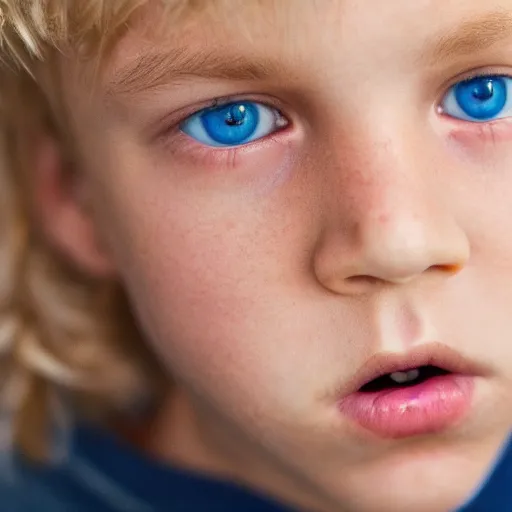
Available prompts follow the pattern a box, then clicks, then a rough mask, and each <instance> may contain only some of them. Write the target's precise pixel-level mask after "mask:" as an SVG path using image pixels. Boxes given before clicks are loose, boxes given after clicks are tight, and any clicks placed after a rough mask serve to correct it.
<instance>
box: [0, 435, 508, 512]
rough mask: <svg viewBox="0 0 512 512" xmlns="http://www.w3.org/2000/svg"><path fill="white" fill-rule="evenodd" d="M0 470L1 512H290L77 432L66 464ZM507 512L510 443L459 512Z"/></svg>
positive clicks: (108, 438) (238, 489)
mask: <svg viewBox="0 0 512 512" xmlns="http://www.w3.org/2000/svg"><path fill="white" fill-rule="evenodd" d="M2 466H3V467H2V473H3V474H4V473H5V478H2V484H1V485H0V510H1V511H2V512H90V511H94V512H168V511H172V512H208V511H211V512H221V511H222V512H224V511H237V512H238V511H240V512H242V511H243V512H294V511H292V510H291V509H289V508H286V507H285V506H283V505H280V504H278V503H276V502H274V501H272V500H270V499H267V498H265V497H263V496H259V495H257V494H256V493H254V492H252V491H248V490H245V489H243V488H242V487H239V486H236V485H234V484H229V483H225V482H221V481H217V480H212V479H208V478H205V477H202V476H199V475H196V474H193V473H189V472H187V471H181V470H177V469H171V468H169V467H167V466H163V465H160V464H158V463H154V462H150V461H149V460H147V459H145V458H144V457H143V456H140V455H139V454H137V453H136V452H135V451H133V450H131V449H130V448H128V447H127V446H125V445H123V444H122V443H119V442H118V441H117V440H115V439H114V438H113V437H111V436H110V435H107V434H104V433H100V432H99V431H95V430H86V429H83V430H79V431H78V433H77V435H76V439H75V442H74V443H73V448H72V450H71V454H70V456H69V460H68V462H67V463H65V464H61V465H58V466H55V467H50V468H48V467H45V468H44V469H43V468H37V467H34V466H28V465H27V464H20V461H18V463H16V461H15V462H14V466H15V468H16V469H15V471H9V467H10V465H8V464H2ZM11 469H12V468H11ZM4 470H5V471H4ZM506 511H512V443H510V444H508V446H507V448H506V450H505V451H504V452H503V454H502V456H501V457H500V458H499V460H498V462H497V464H496V467H495V468H494V471H493V472H492V473H490V477H489V479H488V480H487V481H486V482H485V483H484V484H483V486H482V488H481V489H480V490H479V492H478V494H477V495H476V496H475V498H474V499H473V500H472V501H471V502H470V503H468V504H467V505H466V506H465V507H463V508H462V509H460V512H506Z"/></svg>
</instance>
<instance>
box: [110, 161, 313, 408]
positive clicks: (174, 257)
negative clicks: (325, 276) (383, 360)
mask: <svg viewBox="0 0 512 512" xmlns="http://www.w3.org/2000/svg"><path fill="white" fill-rule="evenodd" d="M120 167H121V166H120ZM123 168H124V169H128V170H127V172H126V174H125V175H124V176H123V177H122V180H120V181H122V182H123V185H122V186H120V185H119V183H117V184H116V186H115V187H114V186H112V184H111V183H109V184H108V185H106V188H108V189H109V198H108V201H105V202H104V205H103V206H102V208H103V212H102V216H103V218H106V219H110V220H109V223H110V225H109V227H108V230H109V232H110V233H111V237H110V240H111V246H112V247H113V251H114V252H115V258H116V261H117V263H118V267H119V268H120V272H121V273H122V278H123V281H124V283H125V285H126V287H127V290H128V293H129V295H130V298H131V301H132V303H133V305H134V307H135V309H136V311H137V315H138V318H139V320H140V322H141V324H142V327H143V330H144V331H145V333H146V334H147V337H148V340H149V342H150V343H151V344H152V345H153V346H154V349H155V350H156V351H157V352H158V354H159V355H160V356H161V358H162V359H163V361H164V362H165V364H167V366H168V367H169V369H170V372H171V373H172V374H173V375H175V376H176V378H178V379H181V380H183V381H186V382H187V385H192V386H195V388H196V390H197V391H198V392H200V393H203V394H204V393H206V392H207V393H208V394H210V395H215V396H217V397H222V398H221V399H222V400H224V401H225V403H227V404H228V405H227V407H230V406H231V405H232V404H233V403H236V404H238V407H240V401H241V400H243V397H246V398H248V397H251V399H250V400H249V399H248V400H247V404H246V405H244V406H245V407H252V408H254V407H257V406H258V403H259V401H260V400H263V397H266V404H265V405H266V407H267V408H272V403H271V402H272V400H275V401H276V402H275V404H274V406H275V408H276V409H278V405H277V402H278V401H279V400H282V399H283V395H288V394H292V392H293V393H294V394H295V393H296V390H297V388H296V387H295V389H293V390H287V389H285V386H284V385H283V383H282V382H281V383H279V381H280V380H281V379H282V378H283V375H288V376H289V375H292V373H293V371H294V368H297V366H298V365H299V364H300V359H301V358H302V357H303V353H304V352H303V350H306V351H307V350H308V348H307V346H304V347H302V348H300V344H301V343H302V344H303V345H305V344H309V346H310V349H309V350H310V351H311V352H312V353H314V352H316V353H318V350H316V349H315V348H314V346H313V345H312V344H311V343H310V341H311V340H310V338H309V336H308V335H307V334H306V333H302V337H301V336H300V333H299V330H300V326H299V325H297V319H298V318H304V316H305V315H304V304H305V301H304V300H301V296H300V294H301V293H302V294H304V293H305V292H304V289H303V287H302V286H301V285H303V284H304V282H303V281H302V282H299V281H300V280H301V279H303V278H304V276H305V275H307V270H305V269H307V265H308V258H307V252H308V246H310V245H311V244H312V241H313V237H314V235H313V234H314V232H315V229H314V228H313V229H311V228H312V226H311V218H312V217H314V216H313V215H312V212H311V210H309V211H307V212H306V213H305V214H304V216H306V215H307V218H308V219H309V221H305V219H304V218H302V217H301V215H302V214H301V213H300V211H301V210H300V208H298V207H297V206H296V205H297V204H299V203H300V200H299V199H300V198H297V199H296V200H294V199H293V198H291V195H290V194H289V193H288V192H284V191H281V190H278V189H276V188H274V189H272V190H270V192H269V189H266V192H265V193H262V187H260V186H255V187H252V188H249V189H248V190H249V192H247V193H243V194H241V193H231V194H228V193H219V192H218V188H217V189H215V188H213V187H210V190H209V191H208V189H200V188H199V187H194V186H190V184H189V183H188V184H187V186H183V184H177V183H175V182H174V180H173V179H172V177H169V170H167V172H162V170H160V169H155V168H148V165H147V163H146V164H145V166H144V165H143V164H142V162H141V165H140V166H134V167H133V171H130V170H129V166H123ZM136 168H138V169H143V172H144V177H142V176H141V175H140V171H137V169H136ZM118 174H120V173H118ZM118 177H119V176H118ZM223 183H224V181H223ZM283 187H284V188H286V187H285V185H283ZM263 188H265V187H263ZM253 190H256V193H254V194H253V193H252V191H253ZM281 193H283V194H286V197H287V199H288V200H287V201H284V200H283V199H282V197H281V196H280V194H281ZM294 201H295V202H294ZM284 262H286V264H285V263H284ZM296 292H297V293H296ZM301 308H302V309H301ZM313 315H314V313H313ZM315 316H316V317H317V318H318V319H319V320H318V325H315V322H312V323H311V325H310V326H308V327H310V328H311V329H315V330H316V332H319V329H320V323H321V316H320V315H314V317H315ZM301 338H302V339H301ZM299 354H300V355H301V357H299ZM314 357H321V355H320V356H315V355H313V358H314ZM319 366H320V362H319ZM314 373H315V374H317V372H314ZM304 382H305V383H306V382H307V377H305V378H304ZM234 383H236V385H235V384H234ZM286 385H289V386H290V388H291V387H293V379H290V380H289V382H287V383H286ZM276 387H279V389H280V390H281V396H279V395H278V394H276V392H275V389H276ZM255 389H258V390H259V393H260V394H259V396H260V398H255V397H254V396H253V394H254V390H255ZM313 389H314V387H313ZM306 391H308V392H309V393H311V387H310V389H309V390H307V389H306ZM303 396H304V398H305V397H306V393H304V395H303ZM249 402H250V403H249ZM244 406H242V407H244Z"/></svg>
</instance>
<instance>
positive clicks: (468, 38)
mask: <svg viewBox="0 0 512 512" xmlns="http://www.w3.org/2000/svg"><path fill="white" fill-rule="evenodd" d="M510 37H512V14H511V13H508V12H505V11H496V12H492V13H489V14H486V15H484V16H483V17H481V18H478V19H472V20H466V21H463V22H462V23H461V24H460V25H459V26H457V27H456V28H455V29H454V30H453V31H451V32H449V33H448V34H442V35H440V36H438V37H437V38H436V39H435V40H434V44H433V45H432V46H431V49H430V50H429V51H427V52H426V53H425V55H424V56H425V57H426V60H427V61H428V62H429V63H430V64H436V63H439V62H441V61H444V60H448V59H453V58H457V57H464V56H469V55H472V54H474V53H477V52H482V51H484V50H487V49H488V48H490V47H492V46H494V45H495V44H496V43H499V42H500V41H503V40H505V39H507V38H510Z"/></svg>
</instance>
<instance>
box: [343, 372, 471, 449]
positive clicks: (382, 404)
mask: <svg viewBox="0 0 512 512" xmlns="http://www.w3.org/2000/svg"><path fill="white" fill-rule="evenodd" d="M473 384H474V379H473V378H472V377H468V376H465V375H454V374H449V375H443V376H440V377H434V378H432V379H429V380H427V381H425V382H423V383H422V384H418V385H416V386H412V387H409V388H397V389H390V390H385V391H378V392H373V393H363V392H356V393H353V394H351V395H349V396H348V397H346V398H345V399H344V400H342V401H341V402H340V409H341V410H342V412H344V413H345V414H346V415H347V416H349V417H351V418H352V419H354V420H355V421H356V422H357V423H359V424H360V425H361V426H362V427H364V428H366V429H368V430H371V431H372V432H374V433H375V434H377V435H379V436H380V437H386V438H394V439H397V438H401V437H411V436H417V435H422V434H429V433H434V432H438V431H441V430H445V429H446V428H448V427H449V426H450V425H452V424H454V423H456V422H457V421H458V420H460V419H462V418H463V417H464V415H465V414H466V413H467V412H468V410H469V409H470V407H471V402H472V397H473V388H474V385H473Z"/></svg>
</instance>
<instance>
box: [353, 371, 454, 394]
mask: <svg viewBox="0 0 512 512" xmlns="http://www.w3.org/2000/svg"><path fill="white" fill-rule="evenodd" d="M450 373H451V372H449V371H447V370H444V369H443V368H440V367H438V366H431V365H428V366H420V367H418V368H411V369H409V370H404V371H399V372H393V373H387V374H384V375H381V376H380V377H377V378H375V379H373V380H371V381H370V382H368V383H366V384H365V385H364V386H362V387H361V388H360V389H359V392H361V393H375V392H379V391H386V390H392V389H397V388H407V387H413V386H417V385H419V384H423V383H424V382H426V381H428V380H430V379H433V378H434V377H441V376H443V375H449V374H450Z"/></svg>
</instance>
